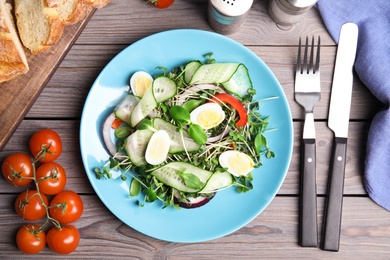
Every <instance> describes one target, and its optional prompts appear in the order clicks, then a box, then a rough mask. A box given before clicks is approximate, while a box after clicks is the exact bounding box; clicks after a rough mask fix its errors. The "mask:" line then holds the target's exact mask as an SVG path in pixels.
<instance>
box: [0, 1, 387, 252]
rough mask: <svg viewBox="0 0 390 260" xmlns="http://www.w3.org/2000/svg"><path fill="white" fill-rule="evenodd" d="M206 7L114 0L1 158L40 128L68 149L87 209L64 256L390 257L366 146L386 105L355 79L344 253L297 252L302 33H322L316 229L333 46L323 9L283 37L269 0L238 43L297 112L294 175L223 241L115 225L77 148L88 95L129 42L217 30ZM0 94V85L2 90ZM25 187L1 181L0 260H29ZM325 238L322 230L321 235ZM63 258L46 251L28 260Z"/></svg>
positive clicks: (254, 12) (326, 157)
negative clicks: (369, 180) (183, 239)
mask: <svg viewBox="0 0 390 260" xmlns="http://www.w3.org/2000/svg"><path fill="white" fill-rule="evenodd" d="M206 11H207V1H206V0H196V1H194V0H177V1H176V2H175V3H174V5H173V6H171V7H170V8H169V9H166V10H159V9H156V8H153V7H151V6H149V5H147V4H145V2H144V1H143V0H132V1H126V0H112V1H111V3H110V4H109V5H107V6H106V7H104V8H103V9H100V10H97V11H96V12H95V14H94V15H93V17H92V19H91V20H90V21H89V23H88V25H87V26H86V27H85V29H84V31H83V32H82V33H81V35H80V37H79V38H78V40H77V41H76V43H75V44H74V45H73V47H72V48H71V50H70V52H69V53H68V54H67V56H66V57H65V59H64V60H63V62H62V63H61V64H60V66H59V68H58V69H57V70H56V72H55V73H54V75H53V76H52V78H51V80H50V81H49V82H48V84H47V86H46V88H45V89H44V91H43V92H42V93H41V95H40V96H39V98H38V99H37V100H36V102H35V104H34V105H33V106H32V108H31V109H30V110H29V112H28V113H27V115H26V116H25V118H24V120H23V121H22V122H21V124H20V125H19V127H18V128H17V129H16V131H15V132H14V134H13V135H12V137H11V138H10V140H9V142H8V143H7V145H6V146H5V148H4V149H3V150H2V151H1V152H0V161H2V160H3V159H4V158H5V157H6V156H7V155H9V154H11V153H14V152H20V151H24V152H28V140H29V138H30V136H31V135H32V133H34V132H35V131H37V130H38V129H41V128H52V129H54V130H56V131H57V132H58V133H59V134H60V136H61V138H62V140H63V144H64V146H63V147H64V148H63V154H62V155H61V156H60V158H59V159H58V160H57V161H58V162H59V163H60V164H62V165H63V166H64V167H65V169H66V171H67V174H68V183H67V188H68V189H72V190H74V191H76V192H78V193H79V194H81V196H82V199H83V201H84V204H85V211H84V214H83V216H82V218H81V219H80V220H78V221H77V222H76V223H75V226H77V227H78V228H79V230H80V233H81V241H80V245H79V247H78V248H77V250H76V251H75V252H73V253H72V254H70V255H68V256H64V258H93V259H97V258H103V259H108V258H113V259H119V258H134V259H135V258H137V259H141V258H142V259H237V258H239V257H242V258H246V259H259V258H271V257H272V258H303V257H310V258H323V259H325V258H326V259H328V258H330V257H332V258H340V259H341V258H342V259H345V258H365V259H373V258H377V259H384V258H386V257H389V254H390V247H389V244H390V221H389V220H390V213H389V212H388V211H386V210H384V209H383V208H381V207H380V206H378V205H377V204H375V203H374V202H373V201H371V200H370V199H369V198H368V197H367V195H366V192H365V190H364V187H363V184H362V175H363V172H364V159H365V146H366V139H367V132H368V129H369V126H370V121H371V119H372V118H373V116H374V114H375V112H376V111H377V110H378V109H379V108H380V104H379V102H378V101H377V100H376V99H375V98H373V97H372V95H371V94H370V93H369V91H368V90H367V89H366V87H365V86H364V85H363V84H362V83H361V82H360V81H359V79H358V78H357V77H355V80H354V89H353V96H352V109H351V122H350V128H349V135H350V138H349V142H348V152H347V157H348V158H347V166H346V177H345V191H344V206H343V218H342V230H341V244H340V251H339V252H338V253H333V252H327V251H322V250H321V249H319V248H302V247H300V246H299V245H298V217H299V215H298V205H299V203H298V202H299V197H298V195H299V176H300V173H299V159H300V153H299V151H300V138H301V134H302V127H303V117H304V113H303V110H302V108H301V107H300V106H298V105H297V104H296V103H295V101H294V98H293V86H294V63H295V59H296V53H297V42H298V38H299V37H300V36H306V35H309V36H311V35H320V36H321V39H322V43H323V48H322V57H321V59H322V62H321V88H322V94H321V95H322V98H321V101H320V103H319V104H318V105H317V106H316V108H315V119H316V128H317V158H318V165H317V168H318V173H317V190H318V218H319V227H321V226H322V225H321V224H322V215H323V207H324V196H325V190H326V182H327V178H328V170H329V162H330V153H331V145H332V141H333V133H332V132H331V130H329V129H328V127H327V114H328V104H329V97H330V90H331V81H332V75H333V69H334V62H335V53H336V45H335V43H334V41H333V40H332V39H331V37H330V36H329V34H328V32H327V30H326V28H325V27H324V24H323V22H322V20H321V18H320V16H319V14H318V12H317V10H315V9H312V10H310V11H309V12H308V13H307V15H306V17H305V19H303V20H302V21H301V22H300V23H298V24H296V25H295V26H294V27H293V28H292V29H290V30H288V31H284V30H280V29H279V28H278V27H277V26H276V25H275V23H274V22H273V21H272V20H271V19H270V18H269V16H268V15H267V1H261V0H255V1H254V3H253V6H252V9H251V10H250V14H249V17H248V20H247V22H246V24H245V25H244V27H243V28H242V29H241V30H240V31H239V32H237V33H235V34H233V35H230V36H229V37H231V38H232V39H234V40H236V41H238V42H240V43H242V44H244V45H246V46H247V47H248V48H249V49H250V50H252V51H253V52H254V53H256V54H257V55H258V56H259V57H260V58H261V59H263V61H264V62H265V63H266V64H267V65H268V66H269V67H270V68H271V70H272V71H273V72H274V74H275V75H276V77H277V78H278V80H279V81H280V83H281V85H282V87H283V89H284V91H285V93H286V96H287V98H288V101H289V105H290V107H291V111H292V115H293V121H294V122H293V123H294V132H295V138H294V153H293V156H292V160H291V164H290V167H289V171H288V174H287V177H286V179H285V181H284V183H283V186H282V187H281V189H280V190H279V192H278V194H277V196H276V198H275V199H274V200H273V201H272V202H271V204H270V205H269V206H268V207H267V208H266V209H265V210H264V211H263V212H262V213H261V214H260V215H259V216H258V217H257V218H256V219H254V220H253V221H252V222H250V223H249V224H248V225H246V226H245V227H243V228H241V229H239V230H238V231H236V232H234V233H232V234H230V235H227V236H225V237H222V238H219V239H215V240H212V241H208V242H203V243H195V244H185V243H184V244H181V243H169V242H166V241H160V240H156V239H154V238H151V237H148V236H145V235H143V234H141V233H138V232H137V231H135V230H133V229H132V228H130V227H128V226H127V225H125V224H123V223H122V222H121V221H120V220H119V219H117V218H116V217H115V216H114V215H113V214H112V213H111V212H110V211H109V210H108V209H107V208H106V207H105V206H104V205H103V203H102V202H101V201H100V200H99V198H98V197H97V195H96V194H95V192H94V190H93V189H92V187H91V185H90V183H89V181H88V179H87V176H86V174H85V171H84V168H83V165H82V162H81V156H80V149H79V124H80V117H81V111H82V108H83V104H84V102H85V98H86V96H87V94H88V92H89V89H90V87H91V85H92V84H93V82H94V80H95V78H96V77H97V75H98V74H99V73H100V71H101V70H102V69H103V67H104V66H105V65H106V64H107V63H108V62H109V61H110V60H111V59H112V58H113V57H114V56H115V55H116V54H117V53H118V52H120V51H121V50H123V49H124V48H126V47H127V46H128V45H130V44H132V43H134V42H135V41H137V40H140V39H142V38H144V37H146V36H148V35H151V34H154V33H157V32H161V31H165V30H169V29H175V28H195V29H202V30H207V31H212V29H211V28H210V27H209V25H208V23H207V20H206ZM0 87H1V86H0ZM23 190H24V189H23V188H15V187H12V186H10V185H8V184H7V183H6V181H5V180H4V178H0V213H1V214H0V233H1V236H0V256H1V258H15V259H16V258H17V259H20V258H23V257H25V255H23V254H22V253H21V252H20V251H19V250H18V248H17V246H16V244H15V235H16V232H17V230H18V228H19V227H20V226H21V225H22V224H23V223H25V222H24V221H23V220H21V219H20V218H19V217H18V216H17V215H16V213H15V211H14V209H13V203H14V200H15V198H16V196H17V195H18V193H20V192H21V191H23ZM320 233H321V230H320ZM49 257H60V256H59V255H56V254H55V253H53V252H52V251H50V250H49V249H48V248H45V249H44V250H43V251H42V252H41V253H39V254H38V255H34V256H31V258H39V259H42V258H49Z"/></svg>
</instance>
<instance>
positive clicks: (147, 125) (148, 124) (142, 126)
mask: <svg viewBox="0 0 390 260" xmlns="http://www.w3.org/2000/svg"><path fill="white" fill-rule="evenodd" d="M146 129H150V130H152V131H155V130H156V129H154V128H153V123H152V121H151V120H150V119H148V118H144V119H142V120H141V121H140V122H139V123H138V125H137V130H146Z"/></svg>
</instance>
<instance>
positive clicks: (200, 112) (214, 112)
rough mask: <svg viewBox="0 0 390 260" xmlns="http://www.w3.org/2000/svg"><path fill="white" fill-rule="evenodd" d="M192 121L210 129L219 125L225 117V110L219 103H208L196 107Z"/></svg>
mask: <svg viewBox="0 0 390 260" xmlns="http://www.w3.org/2000/svg"><path fill="white" fill-rule="evenodd" d="M190 119H191V122H192V123H194V124H197V125H199V126H200V127H201V128H202V129H205V130H208V129H211V128H213V127H216V126H218V125H219V124H220V123H221V122H222V121H223V120H224V119H225V112H224V111H223V110H222V107H221V106H220V105H218V104H217V103H206V104H203V105H201V106H199V107H197V108H195V109H194V110H193V111H192V112H191V114H190Z"/></svg>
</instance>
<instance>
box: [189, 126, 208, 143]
mask: <svg viewBox="0 0 390 260" xmlns="http://www.w3.org/2000/svg"><path fill="white" fill-rule="evenodd" d="M188 134H189V135H190V136H191V138H192V139H193V140H194V141H195V142H196V143H197V144H200V145H202V144H205V143H206V142H207V135H206V133H205V132H204V131H203V129H202V128H201V127H200V126H199V125H197V124H192V125H190V127H189V128H188Z"/></svg>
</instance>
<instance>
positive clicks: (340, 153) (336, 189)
mask: <svg viewBox="0 0 390 260" xmlns="http://www.w3.org/2000/svg"><path fill="white" fill-rule="evenodd" d="M346 155H347V138H340V137H335V139H334V144H333V155H332V164H331V172H330V175H329V182H328V197H327V201H326V204H325V212H324V223H323V225H324V230H323V237H322V249H323V250H328V251H339V244H340V231H341V212H342V207H343V193H344V176H345V164H346Z"/></svg>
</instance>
